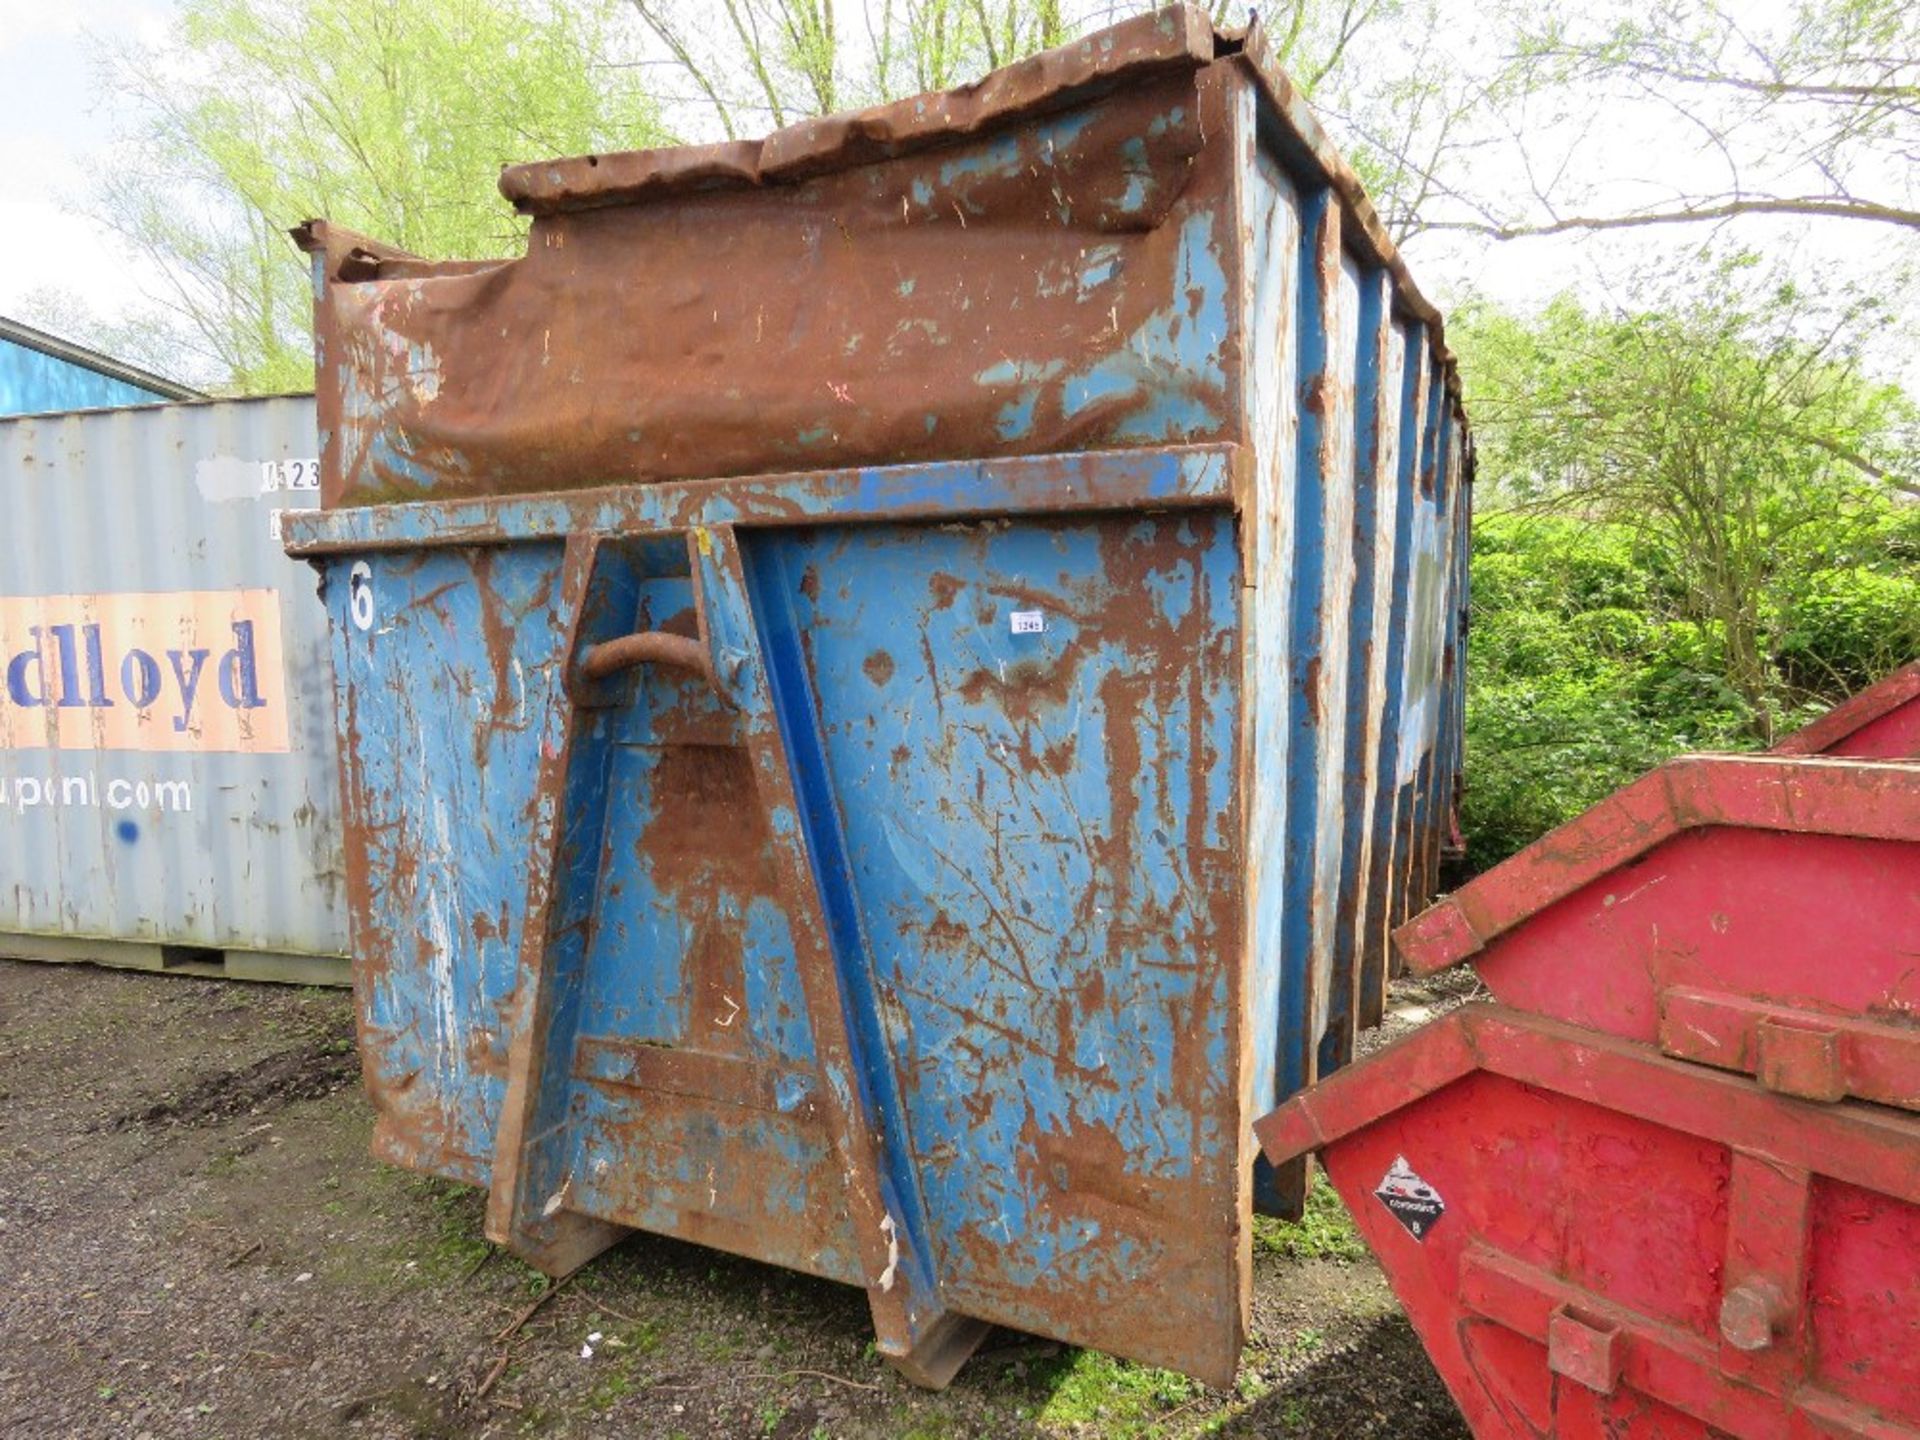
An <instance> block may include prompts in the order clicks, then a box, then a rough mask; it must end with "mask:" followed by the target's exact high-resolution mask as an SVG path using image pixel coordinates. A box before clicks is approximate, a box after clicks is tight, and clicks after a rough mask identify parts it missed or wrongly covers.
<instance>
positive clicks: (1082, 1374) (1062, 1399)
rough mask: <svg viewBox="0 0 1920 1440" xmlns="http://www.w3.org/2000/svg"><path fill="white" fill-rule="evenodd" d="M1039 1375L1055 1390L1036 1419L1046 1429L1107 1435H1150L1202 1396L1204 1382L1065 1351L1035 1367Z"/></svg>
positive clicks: (1090, 1353) (1107, 1357)
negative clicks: (1175, 1411)
mask: <svg viewBox="0 0 1920 1440" xmlns="http://www.w3.org/2000/svg"><path fill="white" fill-rule="evenodd" d="M1035 1375H1036V1377H1037V1378H1038V1380H1039V1381H1040V1383H1041V1385H1042V1386H1043V1387H1050V1389H1051V1393H1050V1394H1048V1395H1047V1397H1046V1399H1045V1400H1044V1401H1042V1402H1041V1404H1040V1407H1039V1411H1038V1413H1037V1414H1036V1416H1035V1418H1036V1419H1037V1420H1038V1421H1039V1422H1040V1423H1041V1425H1043V1426H1050V1427H1056V1428H1062V1429H1067V1428H1079V1429H1088V1430H1091V1431H1092V1432H1093V1433H1095V1434H1099V1435H1102V1436H1113V1437H1127V1436H1134V1435H1144V1434H1149V1433H1151V1432H1152V1429H1153V1426H1154V1424H1155V1423H1156V1422H1157V1421H1158V1420H1159V1419H1160V1417H1161V1416H1162V1415H1164V1414H1165V1413H1166V1412H1167V1411H1169V1410H1171V1409H1174V1408H1175V1407H1176V1406H1180V1405H1184V1404H1186V1403H1187V1402H1188V1401H1190V1400H1193V1399H1195V1398H1196V1397H1198V1396H1199V1395H1200V1393H1201V1387H1200V1384H1199V1382H1198V1381H1195V1380H1189V1379H1188V1378H1187V1377H1186V1376H1184V1375H1176V1374H1175V1373H1174V1372H1173V1371H1171V1370H1155V1369H1153V1368H1152V1367H1150V1366H1146V1365H1135V1364H1134V1363H1132V1362H1131V1361H1128V1360H1115V1359H1114V1358H1113V1357H1112V1356H1110V1355H1102V1354H1100V1353H1099V1352H1098V1351H1096V1350H1068V1351H1064V1352H1063V1353H1062V1354H1061V1355H1059V1356H1058V1357H1057V1358H1055V1359H1053V1360H1051V1361H1048V1362H1045V1363H1043V1364H1042V1365H1040V1366H1037V1367H1035Z"/></svg>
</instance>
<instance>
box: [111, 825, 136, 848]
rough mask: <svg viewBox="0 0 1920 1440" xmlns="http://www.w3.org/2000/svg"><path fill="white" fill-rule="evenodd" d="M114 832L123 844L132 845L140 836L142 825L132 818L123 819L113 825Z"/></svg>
mask: <svg viewBox="0 0 1920 1440" xmlns="http://www.w3.org/2000/svg"><path fill="white" fill-rule="evenodd" d="M113 833H114V834H115V835H116V836H118V837H119V839H120V842H121V843H122V844H123V845H131V844H133V842H134V841H136V840H138V839H139V838H140V827H139V826H138V825H136V824H134V823H133V821H131V820H122V821H121V822H120V823H119V824H118V825H115V826H114V827H113Z"/></svg>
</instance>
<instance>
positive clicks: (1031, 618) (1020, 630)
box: [1007, 610, 1047, 635]
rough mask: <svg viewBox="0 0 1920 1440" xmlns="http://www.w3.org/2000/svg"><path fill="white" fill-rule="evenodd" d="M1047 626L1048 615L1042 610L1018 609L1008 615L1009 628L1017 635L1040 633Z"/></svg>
mask: <svg viewBox="0 0 1920 1440" xmlns="http://www.w3.org/2000/svg"><path fill="white" fill-rule="evenodd" d="M1046 628H1047V616H1046V612H1045V611H1042V610H1016V611H1014V612H1013V614H1011V615H1009V616H1008V617H1007V629H1009V630H1011V631H1012V632H1013V633H1014V634H1015V635H1038V634H1039V633H1040V632H1041V631H1042V630H1044V629H1046Z"/></svg>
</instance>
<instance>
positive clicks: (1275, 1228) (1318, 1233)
mask: <svg viewBox="0 0 1920 1440" xmlns="http://www.w3.org/2000/svg"><path fill="white" fill-rule="evenodd" d="M1253 1238H1254V1242H1255V1243H1256V1244H1258V1245H1259V1246H1260V1248H1261V1249H1263V1250H1266V1251H1269V1252H1271V1253H1272V1254H1275V1255H1282V1256H1285V1257H1286V1258H1287V1259H1289V1260H1340V1261H1348V1260H1363V1259H1365V1258H1366V1254H1367V1242H1366V1241H1364V1240H1362V1239H1361V1238H1360V1232H1359V1231H1358V1230H1356V1229H1355V1228H1354V1224H1353V1217H1352V1216H1351V1215H1349V1214H1347V1207H1346V1206H1345V1205H1343V1204H1341V1203H1340V1196H1339V1194H1338V1193H1337V1192H1336V1191H1335V1190H1334V1188H1333V1186H1332V1185H1330V1184H1328V1183H1327V1177H1326V1176H1325V1175H1323V1174H1321V1173H1320V1171H1319V1170H1318V1169H1317V1168H1316V1169H1315V1170H1314V1172H1313V1178H1312V1180H1310V1181H1309V1182H1308V1184H1307V1203H1306V1208H1305V1210H1304V1211H1303V1213H1302V1214H1301V1216H1300V1218H1299V1219H1298V1220H1273V1219H1269V1218H1268V1217H1267V1216H1264V1215H1256V1216H1254V1217H1253Z"/></svg>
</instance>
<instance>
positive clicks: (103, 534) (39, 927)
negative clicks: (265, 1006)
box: [0, 395, 347, 983]
mask: <svg viewBox="0 0 1920 1440" xmlns="http://www.w3.org/2000/svg"><path fill="white" fill-rule="evenodd" d="M318 453H319V442H318V439H317V436H316V434H315V430H314V408H313V399H312V397H311V396H305V395H301V396H284V397H274V398H269V399H257V400H214V401H200V402H189V403H180V404H166V405H150V406H140V407H136V408H128V409H116V410H92V411H77V412H73V413H69V414H59V415H37V416H26V417H20V418H12V419H0V514H3V515H4V516H5V517H6V518H5V524H6V528H7V534H6V540H5V549H4V554H5V556H6V559H5V563H4V570H0V866H3V867H4V873H5V876H6V881H5V883H4V885H0V954H5V955H14V956H20V957H25V958H36V959H76V960H96V961H100V962H103V963H107V964H120V965H139V966H146V967H150V968H157V969H158V968H164V969H180V970H186V971H189V972H192V973H200V974H226V975H234V976H243V977H251V978H269V979H286V980H300V981H309V982H311V981H322V982H328V981H332V982H342V983H343V982H344V981H345V979H346V967H345V965H344V964H343V963H342V961H341V959H340V957H342V956H344V955H345V954H346V949H347V935H346V896H345V889H344V881H343V873H342V868H341V842H340V807H339V782H338V778H337V766H336V760H335V746H334V736H333V702H332V695H331V690H330V687H331V683H332V681H331V671H330V661H329V658H328V648H327V629H326V612H325V610H324V609H323V608H322V607H321V605H320V604H319V603H318V601H317V600H316V599H315V597H314V586H315V583H316V582H315V577H314V574H313V572H312V570H310V569H309V568H308V567H307V566H306V565H305V564H303V563H299V562H296V561H293V560H289V559H288V558H287V557H286V555H285V554H284V553H283V551H282V550H281V547H280V538H279V529H280V526H279V518H280V513H281V512H282V511H284V510H287V509H295V508H301V509H304V508H310V507H312V506H313V505H315V504H316V503H317V501H318V492H317V490H316V488H315V486H316V485H317V479H318V467H317V463H316V457H317V455H318Z"/></svg>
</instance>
